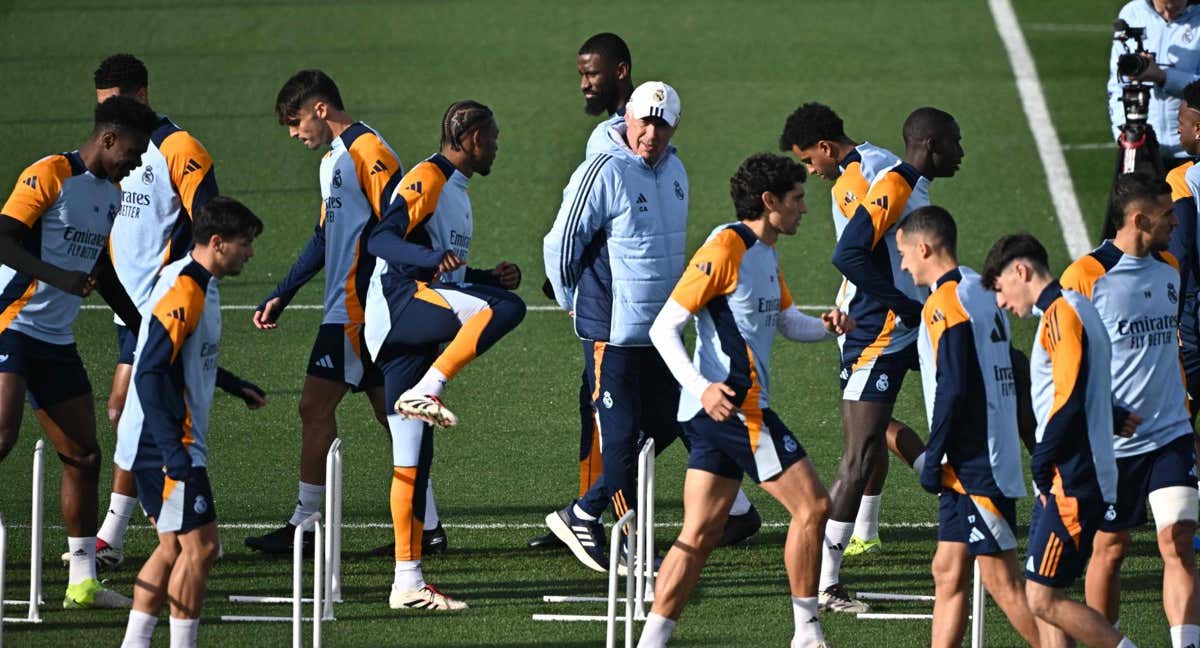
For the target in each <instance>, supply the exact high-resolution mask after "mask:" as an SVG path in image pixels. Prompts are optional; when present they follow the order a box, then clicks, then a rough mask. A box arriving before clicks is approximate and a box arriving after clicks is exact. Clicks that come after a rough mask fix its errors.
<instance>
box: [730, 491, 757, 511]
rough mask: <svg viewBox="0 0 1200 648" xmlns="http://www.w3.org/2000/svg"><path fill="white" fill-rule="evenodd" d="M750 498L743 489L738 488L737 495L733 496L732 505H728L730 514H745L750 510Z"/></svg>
mask: <svg viewBox="0 0 1200 648" xmlns="http://www.w3.org/2000/svg"><path fill="white" fill-rule="evenodd" d="M751 506H752V505H751V504H750V498H749V497H746V493H745V491H743V490H742V489H740V488H739V489H738V494H737V497H735V498H733V506H731V507H729V514H730V515H745V514H747V513H749V512H750V507H751Z"/></svg>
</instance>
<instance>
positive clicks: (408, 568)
mask: <svg viewBox="0 0 1200 648" xmlns="http://www.w3.org/2000/svg"><path fill="white" fill-rule="evenodd" d="M422 587H425V575H424V574H423V573H421V561H420V560H397V561H396V575H395V576H394V577H393V579H392V589H396V590H400V591H401V592H407V591H409V590H418V589H421V588H422Z"/></svg>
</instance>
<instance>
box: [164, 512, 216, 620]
mask: <svg viewBox="0 0 1200 648" xmlns="http://www.w3.org/2000/svg"><path fill="white" fill-rule="evenodd" d="M162 536H173V537H174V541H176V542H178V543H179V556H178V557H177V558H176V559H175V565H174V567H172V568H171V580H170V582H169V583H168V585H167V597H168V600H170V602H171V616H172V617H173V618H176V619H198V618H200V611H201V609H203V608H204V592H205V590H206V589H207V588H208V573H209V571H210V570H211V569H212V565H213V561H215V560H216V559H217V523H216V522H209V523H208V524H205V525H204V526H201V527H197V528H195V529H192V530H190V531H185V532H183V533H163V534H159V542H160V543H162V542H163V541H164V539H163V537H162Z"/></svg>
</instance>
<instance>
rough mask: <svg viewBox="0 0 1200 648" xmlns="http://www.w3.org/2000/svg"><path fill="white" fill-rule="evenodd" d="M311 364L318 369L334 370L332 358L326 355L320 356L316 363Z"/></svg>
mask: <svg viewBox="0 0 1200 648" xmlns="http://www.w3.org/2000/svg"><path fill="white" fill-rule="evenodd" d="M313 364H315V365H317V366H318V367H320V368H322V369H334V368H335V367H334V365H333V358H331V357H329V354H328V353H327V354H325V355H323V356H321V357H320V358H318V359H317V361H316V362H314V363H313Z"/></svg>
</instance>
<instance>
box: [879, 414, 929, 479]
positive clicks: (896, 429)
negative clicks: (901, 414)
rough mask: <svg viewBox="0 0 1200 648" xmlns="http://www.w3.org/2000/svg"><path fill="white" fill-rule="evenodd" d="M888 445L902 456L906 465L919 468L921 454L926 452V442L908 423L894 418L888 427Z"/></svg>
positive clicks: (893, 452) (901, 458) (896, 453)
mask: <svg viewBox="0 0 1200 648" xmlns="http://www.w3.org/2000/svg"><path fill="white" fill-rule="evenodd" d="M887 447H888V450H890V451H891V453H892V454H894V455H896V456H897V457H899V458H900V460H901V461H903V462H904V465H906V466H908V467H909V468H912V469H913V470H914V471H915V470H918V469H919V468H920V466H918V465H916V463H917V461H918V460H919V459H920V458H921V455H923V454H925V442H924V441H921V437H919V436H917V433H916V432H913V429H912V428H910V427H908V425H907V424H906V423H902V422H900V421H897V420H896V419H892V420H891V422H889V423H888V427H887Z"/></svg>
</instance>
